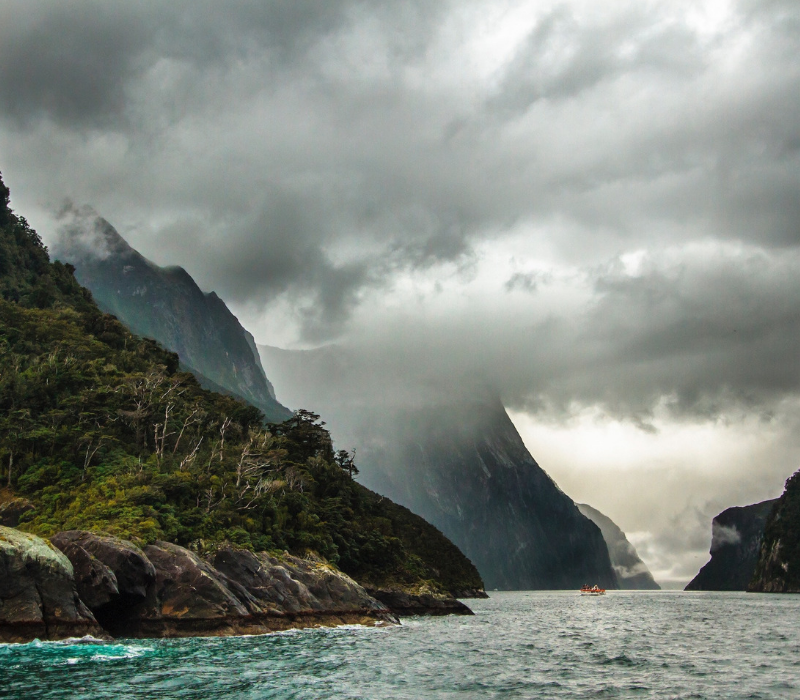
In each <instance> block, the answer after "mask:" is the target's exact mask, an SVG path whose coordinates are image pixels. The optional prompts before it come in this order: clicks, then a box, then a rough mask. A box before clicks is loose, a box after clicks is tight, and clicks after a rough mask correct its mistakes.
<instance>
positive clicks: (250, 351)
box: [53, 208, 291, 422]
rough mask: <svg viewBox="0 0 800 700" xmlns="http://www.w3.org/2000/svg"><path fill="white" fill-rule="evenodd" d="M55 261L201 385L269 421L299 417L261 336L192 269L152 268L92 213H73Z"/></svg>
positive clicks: (107, 309)
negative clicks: (274, 380) (287, 403)
mask: <svg viewBox="0 0 800 700" xmlns="http://www.w3.org/2000/svg"><path fill="white" fill-rule="evenodd" d="M53 255H54V257H56V258H58V259H59V260H62V261H64V262H66V263H69V264H71V265H73V266H74V267H75V276H76V277H77V279H78V281H79V282H80V283H81V284H82V285H83V286H84V287H87V288H88V289H89V290H90V291H91V292H92V296H93V297H94V299H95V301H96V302H97V305H98V306H99V307H100V308H101V309H102V310H103V311H105V312H107V313H110V314H113V315H114V316H116V317H117V318H118V319H119V320H120V321H122V323H124V324H125V325H126V326H127V327H128V328H130V329H131V331H133V332H134V333H136V334H137V335H141V336H144V337H147V338H153V339H154V340H157V341H158V342H159V343H161V345H163V346H164V347H165V348H167V349H168V350H171V351H173V352H176V353H177V354H178V357H179V358H180V360H181V363H182V364H183V365H184V366H185V368H186V369H187V370H189V371H190V372H192V373H193V374H194V375H195V376H196V377H197V379H198V380H199V381H200V383H201V385H203V386H205V387H206V388H208V389H211V390H213V391H222V392H223V393H230V394H232V395H233V396H237V397H239V398H242V399H244V400H245V401H248V402H249V403H251V404H252V405H254V406H256V407H257V408H259V409H260V410H261V411H262V412H263V413H264V415H265V416H266V418H267V420H268V421H272V422H280V421H282V420H286V419H287V418H289V417H290V416H291V411H289V410H288V409H287V408H285V407H284V406H282V405H281V404H280V403H278V401H277V400H276V399H275V392H274V391H273V388H272V385H271V384H270V382H269V381H268V380H267V376H266V374H265V373H264V369H263V367H262V366H261V360H260V359H259V355H258V350H257V349H256V344H255V341H254V339H253V336H252V335H250V333H249V332H248V331H246V330H245V329H244V328H243V327H242V325H241V324H240V323H239V321H238V320H237V318H236V317H235V316H234V315H233V314H232V313H231V312H230V310H229V309H228V307H227V306H226V305H225V302H223V301H222V299H220V298H219V297H218V296H217V295H216V294H215V293H214V292H210V293H208V294H206V293H204V292H203V291H201V290H200V288H199V287H198V286H197V284H196V283H195V281H194V280H193V279H192V278H191V276H190V275H189V274H188V273H187V272H186V270H184V269H183V268H181V267H166V268H165V267H159V266H158V265H155V264H154V263H152V262H150V261H149V260H147V259H146V258H144V257H143V256H142V255H140V254H139V253H138V252H137V251H136V250H134V249H133V248H131V247H130V246H129V245H128V243H127V242H126V241H125V240H124V239H123V238H122V236H120V235H119V233H117V231H116V230H115V229H114V228H113V226H111V225H110V224H109V223H108V222H107V221H105V220H104V219H102V218H101V217H99V216H98V215H97V214H96V213H95V212H94V211H93V210H91V209H90V208H83V209H80V210H74V211H71V212H70V213H69V216H68V219H67V223H66V224H65V225H64V226H63V227H62V229H61V232H60V236H59V239H58V240H57V242H56V244H55V245H54V246H53Z"/></svg>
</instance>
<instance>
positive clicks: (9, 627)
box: [0, 527, 486, 642]
mask: <svg viewBox="0 0 800 700" xmlns="http://www.w3.org/2000/svg"><path fill="white" fill-rule="evenodd" d="M460 593H462V594H465V595H470V596H474V597H481V596H486V593H485V592H484V591H479V590H469V591H460ZM451 614H455V615H472V614H473V613H472V611H471V610H470V609H469V608H468V607H467V606H466V605H465V604H464V603H462V602H460V601H459V600H457V599H456V598H455V597H452V596H451V595H450V594H443V593H440V592H437V591H433V590H428V589H427V588H423V589H420V590H415V591H408V590H403V589H400V588H380V587H375V588H365V587H363V586H361V585H359V584H358V583H357V582H356V581H354V580H353V579H352V578H350V577H349V576H347V575H346V574H344V573H343V572H342V571H340V570H339V569H337V568H336V567H334V566H332V565H331V564H329V563H328V562H326V561H325V560H323V559H320V558H318V557H315V556H313V555H309V556H307V557H305V558H300V557H296V556H292V555H290V554H288V553H286V552H284V553H283V555H279V556H276V555H273V554H270V553H268V552H251V551H248V550H244V549H238V548H236V547H233V546H223V547H220V548H219V549H218V550H217V551H216V552H214V553H213V554H212V555H210V556H209V557H207V558H203V557H201V556H200V555H198V554H196V553H195V552H192V551H190V550H188V549H186V548H184V547H180V546H178V545H175V544H171V543H168V542H160V541H157V542H154V543H153V544H150V545H147V546H145V547H144V548H139V547H137V546H136V545H135V544H133V543H132V542H128V541H126V540H122V539H119V538H117V537H111V536H107V535H100V534H97V533H93V532H86V531H79V530H70V531H66V532H60V533H58V534H57V535H55V536H53V538H52V544H51V543H48V542H47V541H45V540H43V539H41V538H39V537H36V536H35V535H30V534H27V533H24V532H20V531H18V530H14V529H12V528H4V527H3V528H0V641H1V642H29V641H32V640H33V639H37V638H38V639H43V640H58V639H65V638H76V637H84V636H87V635H89V636H91V637H95V638H105V639H110V638H120V637H121V638H126V637H127V638H161V637H191V636H209V637H219V636H231V635H243V634H252V635H256V634H267V633H270V632H279V631H284V630H288V629H293V628H313V627H332V626H337V625H352V624H359V625H368V626H370V625H375V626H385V625H397V624H400V621H399V619H398V618H399V616H408V615H451Z"/></svg>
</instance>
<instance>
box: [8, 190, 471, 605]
mask: <svg viewBox="0 0 800 700" xmlns="http://www.w3.org/2000/svg"><path fill="white" fill-rule="evenodd" d="M72 273H73V269H72V268H71V266H69V265H62V264H60V263H57V262H56V263H51V262H50V261H49V258H48V255H47V251H46V249H45V248H44V247H43V245H42V243H41V240H40V238H39V236H38V235H37V234H36V232H35V231H33V230H32V229H31V228H30V227H29V226H28V225H27V223H26V222H25V221H24V219H22V218H21V217H17V216H16V215H14V214H13V213H12V212H11V210H10V209H9V208H8V190H7V189H6V188H5V186H4V185H3V184H2V180H0V296H1V297H2V299H0V484H1V485H3V486H4V488H3V491H2V493H0V500H2V499H9V498H15V497H23V498H25V499H27V500H28V501H30V502H31V503H32V504H33V506H34V510H31V511H30V512H28V513H26V514H25V515H24V516H23V518H22V520H21V522H20V528H21V529H24V530H27V531H30V532H33V533H36V534H40V535H44V536H49V535H52V534H54V533H55V532H58V531H60V530H66V529H87V530H95V531H100V532H106V533H109V534H114V535H118V536H120V537H124V538H127V539H132V540H134V541H137V542H140V543H144V542H152V541H154V540H156V539H164V540H167V541H170V542H174V543H177V544H180V545H183V546H188V547H191V548H193V549H195V550H197V551H200V552H203V551H208V550H211V549H213V548H214V547H215V546H216V545H217V544H218V543H220V542H223V541H227V542H231V543H234V544H237V545H240V546H243V547H248V548H252V549H255V550H283V549H286V550H289V551H290V552H292V553H296V554H302V553H303V552H304V551H307V550H313V551H314V552H316V553H318V554H320V555H322V556H324V557H326V558H327V559H328V560H330V561H331V562H333V563H336V564H337V565H338V566H339V567H340V568H341V569H342V570H344V571H345V572H347V573H349V574H351V575H353V576H354V577H356V579H357V580H362V581H365V582H372V583H379V584H391V583H400V584H409V585H420V584H426V583H427V585H430V586H432V587H434V588H437V587H441V588H443V589H445V590H454V589H465V588H470V587H473V588H480V587H482V583H481V581H480V577H479V575H478V573H477V570H476V569H475V568H474V567H473V566H472V565H471V564H470V562H469V561H468V560H467V559H466V558H465V557H464V556H463V555H462V554H461V553H460V552H459V551H458V550H457V549H456V548H455V546H454V545H453V544H452V543H450V542H449V540H447V539H446V538H444V536H443V535H441V533H439V532H438V531H437V530H436V529H435V528H433V527H432V526H430V525H429V524H427V523H425V522H424V521H423V520H422V519H421V518H418V517H417V516H415V515H413V514H411V513H410V512H409V511H407V510H406V509H404V508H401V507H400V506H397V505H395V504H393V503H391V502H390V501H388V500H387V499H381V498H380V497H378V496H377V495H376V494H373V493H372V492H370V491H368V490H367V489H365V488H363V487H362V486H360V485H359V484H357V483H356V482H355V481H353V478H352V477H353V474H355V473H357V470H356V469H355V465H354V464H353V461H352V457H351V456H350V455H348V454H347V453H346V452H343V451H340V452H338V453H335V452H334V450H333V446H332V443H331V439H330V435H329V434H328V432H327V430H325V428H324V424H323V423H321V422H320V421H319V416H317V415H315V414H313V413H310V412H307V411H298V412H296V413H295V415H294V416H293V417H292V418H290V419H289V420H288V421H286V422H284V423H280V424H276V425H264V423H263V416H262V414H261V413H260V412H259V411H258V410H257V409H255V408H253V407H252V406H249V405H247V404H245V403H242V402H239V401H237V400H235V399H234V398H231V397H229V396H223V395H220V394H215V393H212V392H210V391H206V390H204V389H203V388H201V387H200V385H199V384H198V383H197V381H196V379H195V378H194V377H193V376H192V375H191V374H188V373H185V372H182V371H180V368H179V365H178V357H177V355H175V354H173V353H170V352H167V351H165V350H163V349H162V348H161V347H159V346H158V345H157V344H156V343H155V342H154V341H151V340H147V339H142V338H139V337H137V336H135V335H133V334H131V333H130V332H129V331H128V330H127V329H126V328H125V327H124V326H123V325H122V324H120V323H119V322H118V321H117V320H116V319H115V318H114V317H112V316H109V315H106V314H103V313H102V312H101V311H100V310H99V309H98V308H97V306H96V305H95V304H94V302H93V301H92V298H91V294H90V293H89V292H88V291H87V290H85V289H83V288H82V287H80V285H79V284H78V283H77V282H76V280H75V279H74V277H73V274H72Z"/></svg>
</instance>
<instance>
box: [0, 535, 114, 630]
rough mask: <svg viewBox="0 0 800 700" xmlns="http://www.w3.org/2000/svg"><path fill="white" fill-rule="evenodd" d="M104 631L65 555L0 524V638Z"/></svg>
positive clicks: (35, 538)
mask: <svg viewBox="0 0 800 700" xmlns="http://www.w3.org/2000/svg"><path fill="white" fill-rule="evenodd" d="M102 634H103V631H102V630H101V629H100V626H99V625H98V624H97V621H96V620H95V618H94V616H93V615H92V613H91V612H90V611H89V610H88V609H87V607H86V606H85V605H84V604H83V603H82V602H81V599H80V597H79V596H78V592H77V590H76V587H75V579H74V576H73V568H72V564H71V563H70V561H69V559H68V558H67V557H66V556H64V555H63V554H62V553H61V552H59V551H58V550H57V549H55V548H54V547H52V546H50V545H49V544H48V543H47V542H46V541H44V540H43V539H41V538H39V537H36V536H35V535H30V534H27V533H25V532H20V531H18V530H14V529H12V528H8V527H2V526H0V642H29V641H31V640H33V639H64V638H66V637H82V636H85V635H93V636H100V635H102Z"/></svg>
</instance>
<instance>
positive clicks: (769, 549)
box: [748, 471, 800, 593]
mask: <svg viewBox="0 0 800 700" xmlns="http://www.w3.org/2000/svg"><path fill="white" fill-rule="evenodd" d="M748 590H749V591H756V592H761V593H800V471H797V472H795V473H794V474H793V475H792V476H791V477H789V479H788V480H787V481H786V490H785V491H784V492H783V494H782V495H781V497H780V498H779V499H778V500H777V502H776V503H775V505H774V507H773V508H772V509H771V510H770V512H769V514H768V516H767V522H766V524H765V525H764V536H763V538H762V540H761V547H760V549H759V552H758V557H757V561H756V565H755V571H754V573H753V578H752V580H751V581H750V585H749V586H748Z"/></svg>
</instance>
